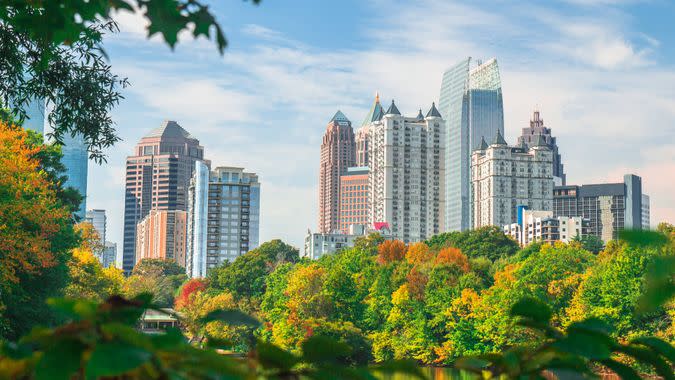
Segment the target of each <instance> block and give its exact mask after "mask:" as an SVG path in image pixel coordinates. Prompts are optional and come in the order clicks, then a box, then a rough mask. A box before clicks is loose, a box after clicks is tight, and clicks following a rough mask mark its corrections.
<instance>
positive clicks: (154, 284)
mask: <svg viewBox="0 0 675 380" xmlns="http://www.w3.org/2000/svg"><path fill="white" fill-rule="evenodd" d="M186 280H187V275H186V274H185V268H183V267H181V266H180V265H178V264H177V263H176V262H175V261H174V260H164V259H143V260H141V261H140V262H139V263H137V264H136V266H134V269H133V270H132V271H131V276H129V277H128V278H127V279H126V281H125V282H124V287H123V293H124V294H125V295H126V296H127V297H135V296H137V295H139V294H141V293H152V294H153V296H154V302H155V303H156V304H157V305H159V306H162V307H172V306H173V304H174V298H175V296H176V292H177V290H178V288H180V286H181V285H182V284H183V283H184V282H185V281H186Z"/></svg>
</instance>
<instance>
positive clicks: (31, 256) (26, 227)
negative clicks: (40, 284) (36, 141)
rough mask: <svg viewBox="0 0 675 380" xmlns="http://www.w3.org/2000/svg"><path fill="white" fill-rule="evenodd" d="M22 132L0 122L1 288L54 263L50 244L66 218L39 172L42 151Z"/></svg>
mask: <svg viewBox="0 0 675 380" xmlns="http://www.w3.org/2000/svg"><path fill="white" fill-rule="evenodd" d="M27 136H28V135H27V133H26V131H24V130H23V129H21V128H19V127H16V126H10V125H7V124H5V123H4V122H0V253H2V254H1V255H0V284H8V283H9V282H17V281H18V277H17V274H18V273H20V272H29V273H38V272H40V270H41V268H46V267H51V266H54V265H55V264H56V258H55V256H54V254H53V253H52V252H51V249H52V246H51V241H50V239H51V238H53V237H54V236H55V234H57V233H58V232H59V231H60V229H61V228H62V226H63V225H65V224H66V222H67V220H68V219H69V218H70V215H69V213H68V211H67V210H66V209H65V208H64V207H61V206H60V204H59V202H58V201H57V198H56V192H55V190H54V188H53V187H52V186H51V184H50V183H49V181H48V180H47V175H46V173H45V172H43V171H41V170H40V168H39V164H40V162H39V161H38V159H37V158H35V157H36V154H37V153H38V152H39V151H40V149H41V147H31V146H30V145H29V144H28V143H27V141H26V140H27Z"/></svg>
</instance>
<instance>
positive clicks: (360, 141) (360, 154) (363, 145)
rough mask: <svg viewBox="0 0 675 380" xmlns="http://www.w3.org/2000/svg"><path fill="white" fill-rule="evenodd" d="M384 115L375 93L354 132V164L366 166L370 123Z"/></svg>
mask: <svg viewBox="0 0 675 380" xmlns="http://www.w3.org/2000/svg"><path fill="white" fill-rule="evenodd" d="M382 116H384V109H383V108H382V104H380V95H379V94H375V101H374V102H373V106H372V107H370V111H368V115H366V118H365V119H364V120H363V123H362V124H361V127H360V128H359V130H358V131H357V132H356V166H361V167H364V166H368V145H369V144H368V142H369V137H370V124H371V123H372V122H374V121H379V120H381V119H382Z"/></svg>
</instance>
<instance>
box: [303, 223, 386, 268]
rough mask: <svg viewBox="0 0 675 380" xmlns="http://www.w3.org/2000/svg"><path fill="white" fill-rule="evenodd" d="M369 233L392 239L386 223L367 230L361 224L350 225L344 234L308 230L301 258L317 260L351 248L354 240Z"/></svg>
mask: <svg viewBox="0 0 675 380" xmlns="http://www.w3.org/2000/svg"><path fill="white" fill-rule="evenodd" d="M371 233H378V234H380V236H382V237H383V238H384V239H386V240H391V239H393V237H392V234H391V230H390V229H389V226H388V225H387V224H386V223H378V224H376V225H375V226H372V227H371V228H367V226H366V225H363V224H352V225H350V226H349V230H348V231H347V232H345V233H343V232H341V231H337V232H333V233H320V232H319V233H312V231H310V230H309V229H308V230H307V235H305V247H304V250H303V253H302V257H307V258H309V259H312V260H318V259H320V258H321V257H322V256H325V255H330V254H333V253H336V252H338V251H340V250H342V249H345V248H350V247H353V246H354V243H355V242H356V239H358V238H360V237H365V236H367V235H369V234H371Z"/></svg>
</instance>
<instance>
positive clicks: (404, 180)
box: [368, 101, 445, 242]
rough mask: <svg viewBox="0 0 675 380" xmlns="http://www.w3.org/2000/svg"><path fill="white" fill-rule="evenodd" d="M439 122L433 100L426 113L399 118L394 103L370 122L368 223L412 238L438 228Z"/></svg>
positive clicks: (418, 238)
mask: <svg viewBox="0 0 675 380" xmlns="http://www.w3.org/2000/svg"><path fill="white" fill-rule="evenodd" d="M443 129H444V122H443V118H442V117H441V114H440V113H439V112H438V110H437V109H436V106H435V105H434V104H432V106H431V109H430V110H429V112H427V114H426V117H424V118H422V117H420V115H418V116H417V117H404V116H402V115H401V112H400V111H399V110H398V108H397V107H396V105H395V104H394V101H392V102H391V106H390V107H389V108H388V109H387V111H385V112H384V115H383V116H382V118H380V119H379V120H375V121H373V122H372V123H371V124H370V128H369V133H370V137H369V147H368V156H369V158H368V160H369V164H368V166H369V168H370V178H369V181H370V186H369V191H370V201H369V206H370V220H369V223H368V224H369V225H374V223H378V222H386V223H387V224H388V225H389V226H390V227H391V232H392V234H393V236H395V237H396V238H398V239H401V240H403V241H405V242H416V241H421V240H424V239H426V238H428V237H430V236H433V235H435V234H438V233H440V232H443V230H444V228H443V211H444V206H445V205H444V198H443V195H444V194H443V188H444V180H445V176H444V174H445V173H444V161H443V159H444V150H445V147H444V144H443Z"/></svg>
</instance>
